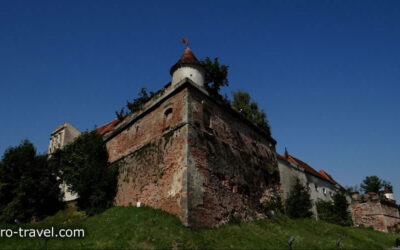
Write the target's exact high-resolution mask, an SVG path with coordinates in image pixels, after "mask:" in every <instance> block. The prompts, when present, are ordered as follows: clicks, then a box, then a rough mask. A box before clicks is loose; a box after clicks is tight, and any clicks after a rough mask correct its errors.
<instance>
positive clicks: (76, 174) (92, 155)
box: [51, 132, 118, 214]
mask: <svg viewBox="0 0 400 250" xmlns="http://www.w3.org/2000/svg"><path fill="white" fill-rule="evenodd" d="M51 162H52V164H53V165H57V166H59V168H60V169H61V178H62V179H63V180H64V181H65V182H66V183H67V184H68V185H69V191H72V192H74V193H77V194H78V196H79V198H78V202H77V205H78V208H79V209H81V210H85V211H86V212H87V213H88V214H95V213H98V212H101V211H103V210H105V209H106V208H108V207H110V206H112V202H113V199H114V196H115V193H116V186H117V175H118V169H117V168H116V167H114V166H110V165H109V164H108V153H107V150H106V148H105V145H104V143H103V138H102V136H101V135H99V134H98V133H97V132H90V133H88V132H85V133H82V134H81V135H80V136H79V137H77V138H76V139H75V141H74V142H73V143H71V144H69V145H67V146H66V147H64V149H62V150H58V151H56V152H55V153H54V154H53V155H52V157H51Z"/></svg>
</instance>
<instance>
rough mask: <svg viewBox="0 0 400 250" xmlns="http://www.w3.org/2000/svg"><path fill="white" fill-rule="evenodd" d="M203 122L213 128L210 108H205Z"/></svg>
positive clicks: (207, 127)
mask: <svg viewBox="0 0 400 250" xmlns="http://www.w3.org/2000/svg"><path fill="white" fill-rule="evenodd" d="M203 122H204V128H206V129H211V114H210V112H209V111H208V110H206V109H204V110H203Z"/></svg>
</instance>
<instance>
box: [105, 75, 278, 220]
mask: <svg viewBox="0 0 400 250" xmlns="http://www.w3.org/2000/svg"><path fill="white" fill-rule="evenodd" d="M105 141H106V145H107V149H108V151H109V157H110V162H119V163H120V165H121V168H120V175H119V180H118V192H117V196H116V198H115V203H116V205H123V206H127V205H129V204H135V203H136V202H137V201H140V202H142V203H143V204H145V205H148V206H152V207H155V208H159V209H162V210H165V211H167V212H169V213H172V214H175V215H177V216H178V217H179V218H180V219H181V220H182V221H183V222H184V224H186V225H193V226H215V225H218V224H222V223H224V222H226V221H227V220H229V218H230V216H231V215H236V216H242V217H245V218H249V217H251V216H253V215H254V214H255V213H256V212H260V211H261V203H262V202H263V201H266V200H269V199H270V198H271V197H272V196H277V195H279V192H280V191H279V172H278V167H277V161H276V158H275V154H274V151H275V144H276V142H275V140H273V139H272V138H271V137H270V136H269V135H268V134H266V133H265V132H264V131H263V130H261V129H259V128H258V127H256V126H255V125H253V124H252V123H250V122H249V121H247V120H246V119H245V118H243V117H242V116H241V115H240V114H239V113H237V112H236V111H233V110H232V109H231V108H230V107H226V106H224V105H223V104H222V103H220V102H219V101H216V100H215V99H213V98H211V97H210V96H209V95H208V94H207V92H206V91H205V90H204V88H202V87H199V86H198V85H196V84H195V83H193V82H192V81H191V80H190V79H184V80H183V81H181V82H180V83H178V84H175V85H173V86H171V85H169V86H167V87H166V88H164V89H163V91H161V92H160V93H159V94H158V95H157V96H155V97H154V98H152V100H150V101H149V102H148V103H146V105H145V107H144V109H143V111H141V112H138V113H135V114H131V115H130V116H129V117H127V118H126V119H125V120H124V122H122V123H121V124H118V125H117V127H116V128H115V129H114V131H112V132H110V134H108V135H106V136H105Z"/></svg>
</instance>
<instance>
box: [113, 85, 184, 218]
mask: <svg viewBox="0 0 400 250" xmlns="http://www.w3.org/2000/svg"><path fill="white" fill-rule="evenodd" d="M186 100H187V91H186V89H181V90H180V91H178V92H177V93H175V95H173V96H171V97H170V98H169V99H166V100H165V101H164V102H162V103H161V104H160V105H158V106H157V107H155V108H154V109H153V110H152V111H150V112H149V113H148V114H146V115H145V116H143V118H141V119H140V120H138V121H137V122H135V123H133V124H131V125H130V126H129V127H127V128H126V129H125V130H123V131H122V132H121V133H120V134H118V135H116V136H115V137H113V138H111V139H110V140H109V141H108V142H107V143H106V145H107V149H108V152H109V157H110V161H111V162H115V163H116V164H120V174H119V178H118V190H117V195H116V197H115V204H116V205H118V206H128V205H130V204H132V205H134V206H136V202H137V201H140V202H141V203H142V204H143V205H147V206H151V207H154V208H158V209H162V210H165V211H167V212H169V213H172V214H175V215H177V216H178V217H179V218H180V219H181V220H182V221H185V220H187V219H186V218H187V192H186V190H184V187H185V183H186V168H187V159H186V155H187V154H186V151H187V149H186V147H185V145H187V134H188V125H187V123H186V121H187V102H186ZM170 108H172V112H171V113H170V111H171V110H169V109H170ZM167 110H169V111H168V112H166V111H167ZM166 113H167V114H166ZM121 157H123V158H122V159H121ZM118 159H119V160H118Z"/></svg>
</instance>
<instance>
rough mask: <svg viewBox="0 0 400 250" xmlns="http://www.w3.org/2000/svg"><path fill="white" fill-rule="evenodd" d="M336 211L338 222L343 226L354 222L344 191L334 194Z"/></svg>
mask: <svg viewBox="0 0 400 250" xmlns="http://www.w3.org/2000/svg"><path fill="white" fill-rule="evenodd" d="M333 205H334V213H335V214H336V215H337V224H340V225H343V226H351V225H352V224H353V221H352V218H351V215H350V212H349V210H348V209H349V203H348V202H347V199H346V193H345V192H344V191H338V192H336V193H335V195H334V196H333Z"/></svg>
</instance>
